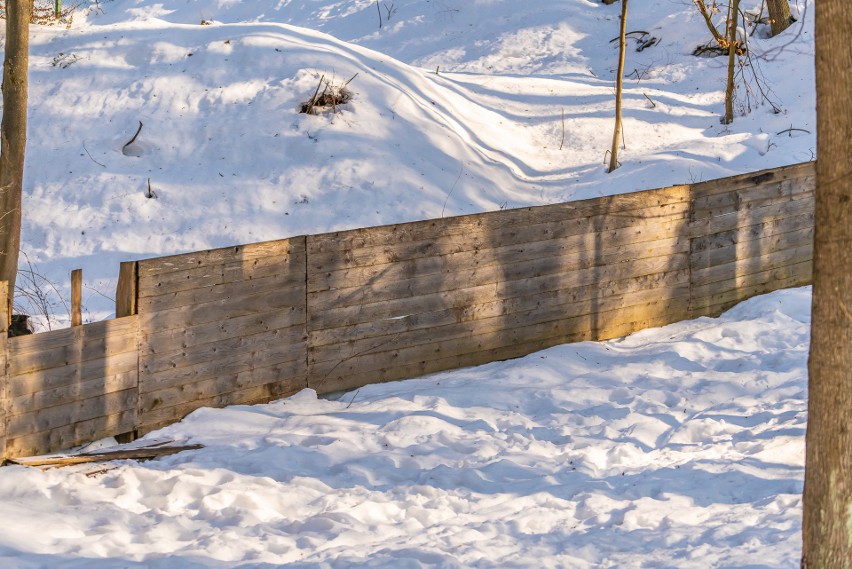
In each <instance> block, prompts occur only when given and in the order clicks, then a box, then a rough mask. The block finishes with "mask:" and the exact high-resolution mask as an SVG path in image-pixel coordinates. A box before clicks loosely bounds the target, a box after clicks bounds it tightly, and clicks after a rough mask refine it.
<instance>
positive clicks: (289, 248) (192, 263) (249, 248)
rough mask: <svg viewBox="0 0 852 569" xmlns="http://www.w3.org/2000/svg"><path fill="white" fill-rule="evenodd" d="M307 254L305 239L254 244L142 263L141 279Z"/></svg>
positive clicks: (302, 237) (297, 238)
mask: <svg viewBox="0 0 852 569" xmlns="http://www.w3.org/2000/svg"><path fill="white" fill-rule="evenodd" d="M304 251H305V237H304V236H300V237H291V238H289V239H281V240H278V241H266V242H262V243H250V244H247V245H236V246H233V247H222V248H219V249H210V250H207V251H197V252H193V253H185V254H181V255H171V256H168V257H157V258H155V259H145V260H142V261H139V278H140V279H145V278H147V277H150V276H153V275H159V274H164V273H170V272H176V271H185V270H188V269H195V268H198V267H202V266H216V265H223V264H225V263H229V262H233V261H235V260H241V261H250V260H253V259H262V258H264V257H279V256H282V255H297V254H299V253H300V252H304Z"/></svg>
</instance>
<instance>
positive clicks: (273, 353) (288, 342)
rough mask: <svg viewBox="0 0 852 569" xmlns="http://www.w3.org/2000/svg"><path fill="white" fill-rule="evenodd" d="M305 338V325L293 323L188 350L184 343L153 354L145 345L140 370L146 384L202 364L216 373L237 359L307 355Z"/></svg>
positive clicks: (256, 359) (179, 373) (250, 359)
mask: <svg viewBox="0 0 852 569" xmlns="http://www.w3.org/2000/svg"><path fill="white" fill-rule="evenodd" d="M305 338H306V334H305V328H304V326H293V327H291V328H283V329H278V330H272V331H269V332H262V333H260V334H253V335H251V336H238V337H236V338H224V339H220V340H218V341H215V342H210V343H207V344H199V345H197V346H193V347H191V348H187V349H183V348H182V347H181V346H172V347H171V348H169V347H163V348H161V349H163V352H159V353H154V352H153V351H152V350H151V348H150V346H145V345H144V344H143V349H142V351H141V353H140V355H139V369H140V370H142V371H144V374H145V381H144V383H145V384H146V385H147V384H149V383H150V382H149V380H150V379H152V378H153V377H154V376H155V375H157V374H162V373H166V374H169V375H171V376H172V377H178V376H180V375H182V374H183V368H186V367H192V368H193V369H197V366H199V365H200V364H201V365H203V367H205V368H209V372H210V373H212V374H215V373H216V370H217V369H224V368H227V367H228V366H230V365H233V364H235V363H237V362H246V361H248V362H255V361H262V360H263V358H266V357H269V358H281V357H287V358H298V357H299V354H300V353H301V354H304V349H305V348H304V344H305ZM247 358H248V359H247Z"/></svg>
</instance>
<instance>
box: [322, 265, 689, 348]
mask: <svg viewBox="0 0 852 569" xmlns="http://www.w3.org/2000/svg"><path fill="white" fill-rule="evenodd" d="M688 292H689V271H688V270H687V269H681V270H679V271H672V272H669V273H658V274H655V275H645V276H642V277H636V278H630V279H625V280H622V281H615V282H609V283H594V284H591V285H585V286H581V287H576V288H566V289H559V290H553V291H546V292H542V293H538V292H533V293H531V294H529V295H526V296H517V297H513V298H498V297H497V296H498V295H497V294H496V291H495V294H494V295H492V296H489V297H487V298H486V297H475V298H470V297H467V298H466V300H470V301H471V303H470V304H454V305H452V306H449V307H446V308H444V309H443V310H437V311H434V312H427V313H421V314H411V315H408V316H404V317H401V318H400V317H397V318H386V319H381V320H376V321H370V322H363V323H358V324H354V325H352V326H342V327H337V328H326V329H321V330H312V331H310V332H309V333H308V336H309V339H308V344H309V346H310V347H311V349H312V350H313V349H317V348H320V347H321V346H328V345H333V344H342V343H345V342H348V341H350V340H368V339H376V338H381V337H396V336H398V335H400V334H406V333H411V332H419V333H423V334H428V333H429V332H430V331H433V330H435V329H437V328H439V327H442V326H447V325H452V324H462V323H468V322H471V321H480V320H485V319H488V318H495V317H504V316H506V315H509V314H514V313H527V312H529V311H537V312H538V313H539V314H540V313H541V312H540V311H549V310H554V309H555V310H560V311H565V310H566V306H568V305H574V306H573V307H571V308H568V309H567V310H572V309H573V310H576V308H577V306H578V305H579V303H583V302H592V301H595V300H599V299H603V298H608V297H613V298H615V297H621V296H623V295H626V294H631V293H639V294H652V295H660V296H662V295H671V296H681V295H686V294H688ZM565 315H566V316H569V315H570V314H565Z"/></svg>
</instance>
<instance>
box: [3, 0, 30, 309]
mask: <svg viewBox="0 0 852 569" xmlns="http://www.w3.org/2000/svg"><path fill="white" fill-rule="evenodd" d="M29 25H30V3H29V2H28V1H27V0H8V1H7V2H6V53H5V57H4V61H3V86H2V94H3V120H2V123H0V280H4V281H8V282H9V294H10V295H12V294H14V290H15V277H16V275H17V272H18V251H19V249H20V245H21V196H22V188H23V179H24V153H25V150H26V144H27V73H28V64H29Z"/></svg>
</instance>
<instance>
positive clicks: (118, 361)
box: [8, 350, 139, 399]
mask: <svg viewBox="0 0 852 569" xmlns="http://www.w3.org/2000/svg"><path fill="white" fill-rule="evenodd" d="M138 360H139V356H138V353H137V352H136V350H132V351H127V352H124V353H121V354H115V355H112V356H109V357H107V358H103V359H100V360H88V361H85V362H80V363H78V364H72V365H67V366H63V367H59V368H51V369H46V370H38V371H29V372H26V373H21V374H18V375H10V376H9V382H8V395H9V397H10V399H17V398H19V397H23V396H27V395H32V394H37V393H47V392H50V393H56V394H58V395H57V396H58V397H65V396H66V395H67V396H71V395H72V394H75V393H78V391H77V390H79V389H81V384H83V383H87V382H90V381H100V380H103V379H104V378H106V377H112V376H117V375H122V376H124V375H128V374H133V375H135V374H136V371H137V362H138ZM95 389H96V388H95ZM80 393H81V395H82V394H83V393H88V392H87V391H85V390H84V391H82V392H80ZM84 396H86V397H88V395H84Z"/></svg>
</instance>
